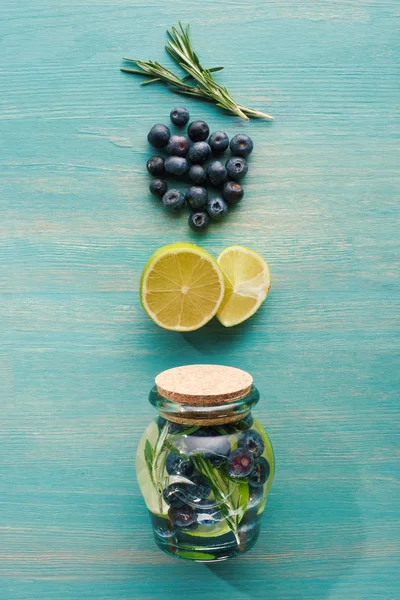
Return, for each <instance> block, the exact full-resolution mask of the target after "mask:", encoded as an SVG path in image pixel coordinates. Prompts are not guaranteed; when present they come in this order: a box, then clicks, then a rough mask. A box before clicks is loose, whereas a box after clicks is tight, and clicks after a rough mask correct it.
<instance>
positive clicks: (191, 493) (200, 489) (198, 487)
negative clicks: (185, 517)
mask: <svg viewBox="0 0 400 600" xmlns="http://www.w3.org/2000/svg"><path fill="white" fill-rule="evenodd" d="M210 492H211V488H210V485H209V483H208V481H207V479H206V478H205V477H203V475H199V474H197V473H196V474H195V475H192V476H191V478H190V481H189V483H188V484H187V487H186V492H185V493H186V498H187V500H188V502H190V501H191V502H199V501H200V500H202V499H204V498H207V496H209V494H210Z"/></svg>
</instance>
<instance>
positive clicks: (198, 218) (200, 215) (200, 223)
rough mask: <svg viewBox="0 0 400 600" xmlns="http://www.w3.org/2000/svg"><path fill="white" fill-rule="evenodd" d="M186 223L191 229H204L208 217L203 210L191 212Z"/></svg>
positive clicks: (207, 222)
mask: <svg viewBox="0 0 400 600" xmlns="http://www.w3.org/2000/svg"><path fill="white" fill-rule="evenodd" d="M188 223H189V227H190V228H191V229H193V231H204V230H205V229H207V227H208V226H209V224H210V217H209V216H208V213H206V212H205V211H197V212H193V213H192V214H191V215H190V217H189V219H188Z"/></svg>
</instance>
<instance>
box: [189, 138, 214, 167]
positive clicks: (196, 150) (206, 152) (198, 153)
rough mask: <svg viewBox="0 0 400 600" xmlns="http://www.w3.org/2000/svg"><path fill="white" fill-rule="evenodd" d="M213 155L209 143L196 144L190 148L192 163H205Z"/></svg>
mask: <svg viewBox="0 0 400 600" xmlns="http://www.w3.org/2000/svg"><path fill="white" fill-rule="evenodd" d="M210 154H211V148H210V146H209V145H208V144H207V142H196V143H194V144H193V146H190V149H189V153H188V158H189V160H190V161H191V162H192V163H196V164H199V163H204V162H206V160H207V158H209V156H210Z"/></svg>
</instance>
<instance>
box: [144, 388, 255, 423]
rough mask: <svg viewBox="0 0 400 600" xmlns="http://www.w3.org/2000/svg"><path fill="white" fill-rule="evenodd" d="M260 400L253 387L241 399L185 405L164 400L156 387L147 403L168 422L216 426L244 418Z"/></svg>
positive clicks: (151, 391)
mask: <svg viewBox="0 0 400 600" xmlns="http://www.w3.org/2000/svg"><path fill="white" fill-rule="evenodd" d="M259 399H260V393H259V391H258V389H257V388H256V387H255V385H252V386H251V388H250V391H249V392H248V393H247V394H246V395H245V396H242V397H241V398H236V399H232V400H230V401H228V402H224V403H222V404H221V403H214V404H187V403H183V402H178V401H177V400H173V399H171V398H166V397H165V396H164V395H162V394H161V393H160V391H159V390H158V388H157V386H154V387H153V388H152V389H151V390H150V394H149V402H150V404H151V405H152V406H154V408H156V409H157V410H158V411H159V413H160V414H161V416H163V417H164V418H165V419H167V420H169V421H173V422H175V423H183V424H193V425H218V424H219V423H229V422H234V421H238V420H240V419H243V418H244V417H246V416H247V415H248V414H249V412H250V411H251V409H252V408H253V406H255V405H256V404H257V402H258V401H259Z"/></svg>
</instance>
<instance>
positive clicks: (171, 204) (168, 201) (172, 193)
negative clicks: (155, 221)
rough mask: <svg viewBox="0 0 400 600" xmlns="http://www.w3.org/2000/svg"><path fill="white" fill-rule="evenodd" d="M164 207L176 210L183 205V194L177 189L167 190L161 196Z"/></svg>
mask: <svg viewBox="0 0 400 600" xmlns="http://www.w3.org/2000/svg"><path fill="white" fill-rule="evenodd" d="M162 203H163V205H164V208H166V209H167V210H170V211H172V212H178V211H179V210H181V208H183V206H184V205H185V196H184V195H183V194H182V192H180V191H179V190H169V191H168V192H166V193H165V194H164V196H163V197H162Z"/></svg>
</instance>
